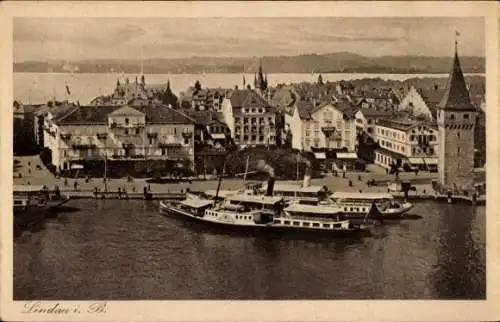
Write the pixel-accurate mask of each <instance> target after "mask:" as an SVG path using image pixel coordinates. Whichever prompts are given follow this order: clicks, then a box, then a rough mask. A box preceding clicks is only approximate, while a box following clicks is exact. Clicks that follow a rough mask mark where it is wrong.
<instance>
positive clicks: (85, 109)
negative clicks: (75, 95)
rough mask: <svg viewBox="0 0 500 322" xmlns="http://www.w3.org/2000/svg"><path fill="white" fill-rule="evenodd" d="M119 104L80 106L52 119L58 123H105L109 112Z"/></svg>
mask: <svg viewBox="0 0 500 322" xmlns="http://www.w3.org/2000/svg"><path fill="white" fill-rule="evenodd" d="M119 108H120V106H80V107H77V108H75V109H74V110H72V111H70V112H68V113H67V114H62V115H59V116H58V117H56V118H55V119H54V120H55V122H56V123H57V124H60V125H86V124H107V123H108V115H109V113H111V112H113V111H115V110H117V109H119Z"/></svg>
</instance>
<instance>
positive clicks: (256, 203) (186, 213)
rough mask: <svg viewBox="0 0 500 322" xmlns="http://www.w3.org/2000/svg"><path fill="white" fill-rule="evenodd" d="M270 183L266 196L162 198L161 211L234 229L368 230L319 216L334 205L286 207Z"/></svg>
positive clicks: (340, 232) (339, 232)
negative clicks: (218, 198)
mask: <svg viewBox="0 0 500 322" xmlns="http://www.w3.org/2000/svg"><path fill="white" fill-rule="evenodd" d="M273 184H274V179H271V180H269V182H268V190H267V193H266V195H249V194H232V195H228V196H226V197H225V198H223V199H222V200H221V201H217V200H211V199H201V198H199V199H193V198H186V199H185V200H183V201H181V202H178V203H167V202H163V201H162V202H160V212H161V213H164V214H168V215H175V216H176V217H179V216H180V217H183V218H188V219H191V220H195V221H198V222H201V223H204V224H207V225H210V226H218V227H221V228H228V229H229V230H233V231H235V230H247V231H248V230H253V231H259V232H295V233H311V232H312V233H315V234H316V233H328V234H330V235H332V236H337V235H341V236H346V235H358V234H359V233H367V232H368V233H369V227H368V225H357V224H353V223H352V222H350V221H349V220H345V219H343V220H340V219H338V218H335V217H334V216H330V217H329V218H325V217H323V218H321V217H320V216H319V215H321V214H324V212H328V214H330V215H334V214H335V211H334V208H333V207H321V206H308V207H309V208H307V209H305V208H301V209H302V210H301V209H299V208H298V207H297V205H292V206H288V207H286V204H285V201H284V199H283V198H282V197H278V196H273V195H272V189H273ZM300 206H303V207H305V206H306V205H300ZM339 212H340V210H339Z"/></svg>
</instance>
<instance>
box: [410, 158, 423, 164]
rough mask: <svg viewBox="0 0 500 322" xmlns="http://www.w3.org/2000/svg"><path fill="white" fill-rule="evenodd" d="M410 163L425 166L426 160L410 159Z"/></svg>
mask: <svg viewBox="0 0 500 322" xmlns="http://www.w3.org/2000/svg"><path fill="white" fill-rule="evenodd" d="M408 162H410V163H411V164H425V162H424V159H422V158H408Z"/></svg>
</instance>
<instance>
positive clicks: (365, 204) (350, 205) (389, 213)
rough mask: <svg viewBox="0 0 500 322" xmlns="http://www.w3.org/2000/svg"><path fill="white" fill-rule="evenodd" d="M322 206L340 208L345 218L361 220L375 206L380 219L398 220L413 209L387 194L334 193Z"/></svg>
mask: <svg viewBox="0 0 500 322" xmlns="http://www.w3.org/2000/svg"><path fill="white" fill-rule="evenodd" d="M320 204H322V205H331V206H333V207H336V208H340V209H341V210H342V212H343V214H344V215H345V216H346V217H347V218H363V217H365V216H366V214H368V213H369V211H370V210H371V209H372V206H373V205H375V206H376V208H377V210H378V212H379V213H380V216H381V218H383V219H398V218H402V217H403V215H404V214H405V213H406V212H408V211H409V210H410V209H412V208H413V204H412V203H410V202H399V201H396V200H395V199H394V197H393V196H392V195H391V194H388V193H374V192H371V193H362V192H335V193H333V194H331V195H330V200H329V201H323V202H321V203H320Z"/></svg>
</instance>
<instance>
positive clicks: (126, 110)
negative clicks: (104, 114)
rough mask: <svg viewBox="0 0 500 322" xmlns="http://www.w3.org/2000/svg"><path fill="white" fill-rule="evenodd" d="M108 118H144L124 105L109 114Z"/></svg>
mask: <svg viewBox="0 0 500 322" xmlns="http://www.w3.org/2000/svg"><path fill="white" fill-rule="evenodd" d="M109 115H110V116H125V115H127V116H144V113H142V112H139V111H138V110H136V109H135V108H133V107H130V106H128V105H125V106H123V107H121V108H119V109H117V110H115V111H113V112H111V113H110V114H109Z"/></svg>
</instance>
